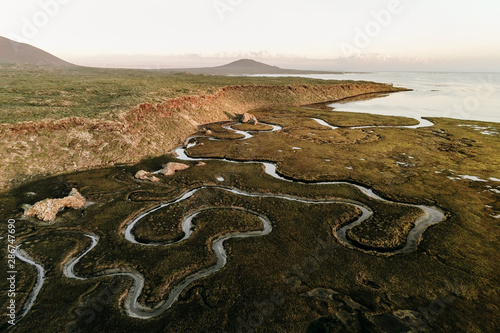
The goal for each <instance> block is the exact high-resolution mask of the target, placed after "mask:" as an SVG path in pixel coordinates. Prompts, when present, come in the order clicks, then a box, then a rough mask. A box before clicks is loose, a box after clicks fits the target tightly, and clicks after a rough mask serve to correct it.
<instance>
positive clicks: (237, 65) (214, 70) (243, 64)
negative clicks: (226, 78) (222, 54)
mask: <svg viewBox="0 0 500 333" xmlns="http://www.w3.org/2000/svg"><path fill="white" fill-rule="evenodd" d="M164 71H168V72H187V73H193V74H208V75H248V74H334V73H338V72H326V71H305V70H298V69H283V68H279V67H276V66H271V65H267V64H264V63H262V62H258V61H255V60H251V59H241V60H237V61H233V62H231V63H229V64H227V65H222V66H217V67H203V68H174V69H164Z"/></svg>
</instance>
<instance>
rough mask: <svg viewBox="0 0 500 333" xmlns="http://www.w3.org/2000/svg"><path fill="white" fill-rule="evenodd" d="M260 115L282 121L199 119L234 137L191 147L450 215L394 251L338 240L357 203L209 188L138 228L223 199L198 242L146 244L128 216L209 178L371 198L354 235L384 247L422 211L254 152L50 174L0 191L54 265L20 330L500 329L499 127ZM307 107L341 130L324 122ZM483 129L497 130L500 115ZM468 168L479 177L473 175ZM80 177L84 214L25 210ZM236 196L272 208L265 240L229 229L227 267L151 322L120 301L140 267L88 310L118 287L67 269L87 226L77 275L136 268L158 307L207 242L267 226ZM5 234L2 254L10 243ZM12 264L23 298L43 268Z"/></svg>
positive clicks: (33, 249)
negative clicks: (179, 165) (40, 215)
mask: <svg viewBox="0 0 500 333" xmlns="http://www.w3.org/2000/svg"><path fill="white" fill-rule="evenodd" d="M252 114H254V115H256V116H257V118H258V119H259V120H260V121H262V122H267V123H272V124H279V125H281V126H283V129H282V130H281V131H278V132H273V133H269V132H261V133H256V134H255V136H254V137H253V138H251V139H248V140H244V141H241V140H235V139H237V138H238V137H239V136H235V135H234V134H232V133H230V132H228V131H227V130H225V129H223V128H222V126H223V125H224V124H228V123H216V124H210V125H205V126H204V128H205V130H203V131H200V132H199V133H197V135H201V136H203V135H205V134H206V130H207V129H208V130H210V131H212V136H214V137H219V138H222V139H224V141H214V140H208V139H207V138H203V137H201V138H197V139H196V140H197V141H198V143H199V144H198V145H196V146H195V147H193V148H190V149H189V150H188V153H189V154H190V155H192V156H198V157H225V158H231V159H237V160H242V161H244V160H265V161H274V162H277V166H278V172H280V173H281V174H283V175H285V176H287V177H289V178H292V179H296V180H305V181H317V180H329V181H335V180H338V181H350V182H353V183H357V184H362V185H365V186H368V187H371V188H373V189H374V190H375V192H376V193H377V194H379V195H381V196H383V197H385V198H387V199H390V200H393V201H399V202H407V203H413V204H426V205H435V206H437V207H440V208H441V209H442V210H444V211H445V213H446V220H445V221H443V222H441V223H440V224H438V225H435V226H433V227H430V228H429V229H428V230H427V231H426V232H425V233H424V235H423V239H422V241H421V243H420V244H419V246H418V248H417V250H416V251H415V252H412V253H410V254H404V255H394V256H391V257H385V256H378V255H373V254H369V253H365V252H362V251H359V250H355V249H350V248H347V247H344V246H342V245H341V244H339V243H338V241H337V239H336V238H335V237H334V233H335V231H336V230H337V229H338V228H339V227H341V226H342V225H345V224H346V223H349V222H350V221H352V220H353V219H354V218H355V217H356V216H358V214H359V212H358V211H356V209H355V208H354V207H352V206H350V205H346V204H341V203H335V204H321V205H313V204H304V203H298V202H293V201H286V200H282V199H277V198H258V197H255V198H250V197H241V196H237V195H234V194H230V193H228V192H226V191H223V190H221V189H217V188H208V189H204V190H201V191H199V192H197V193H196V194H195V195H194V196H193V197H192V198H190V199H189V200H186V201H183V202H182V203H179V204H176V205H172V206H169V207H168V208H167V209H165V210H160V211H158V212H156V213H155V214H152V215H150V216H148V218H147V221H143V222H141V223H139V224H138V226H137V228H136V235H137V237H138V238H140V239H141V240H145V241H155V242H156V241H167V240H172V239H178V238H179V237H180V236H182V233H181V232H180V230H179V223H180V222H181V220H182V217H184V216H186V215H188V214H189V213H191V212H193V211H194V210H197V209H200V208H203V207H215V208H216V209H211V210H207V211H205V212H203V213H202V214H200V215H199V216H198V217H197V219H196V220H195V225H196V227H195V228H196V229H195V234H194V235H193V237H192V238H190V239H189V240H188V242H186V243H183V244H178V245H175V246H172V247H163V248H162V247H144V246H139V245H134V244H131V243H129V242H128V241H126V240H125V239H124V238H123V235H122V231H123V229H124V226H125V224H126V222H127V221H129V220H130V219H131V218H133V217H134V216H136V215H137V214H138V213H139V212H142V211H144V210H146V209H149V208H151V207H155V206H156V205H158V204H159V203H161V202H167V201H169V200H172V199H174V198H176V197H178V196H179V195H181V194H182V193H184V192H185V191H186V190H188V189H193V188H196V187H199V186H215V185H217V186H223V187H227V188H238V189H241V190H244V191H247V192H252V193H263V194H264V193H274V194H286V195H291V196H299V197H304V198H311V199H333V198H343V199H347V200H353V201H357V202H361V203H363V204H365V205H367V206H369V207H370V208H371V209H372V210H373V211H374V215H373V217H372V218H370V219H369V220H367V221H365V222H364V223H363V224H361V225H359V226H358V227H355V228H353V229H352V230H351V231H350V235H349V237H350V238H351V239H352V240H353V241H355V242H357V243H358V244H359V245H360V246H364V247H366V248H372V249H373V248H374V249H378V250H387V249H394V248H398V247H400V246H401V244H402V242H404V239H405V236H406V233H407V232H408V230H409V228H411V226H412V223H413V222H414V220H415V218H416V217H417V216H418V215H419V214H420V212H419V211H417V210H415V209H413V208H411V207H406V208H405V207H403V206H400V205H394V204H390V203H385V202H379V201H377V200H374V199H371V198H369V197H367V196H365V195H364V194H363V193H361V192H360V191H359V190H358V189H356V188H355V187H353V186H350V185H313V184H307V183H294V182H283V181H280V180H277V179H274V178H272V177H271V176H269V175H267V174H265V173H264V170H263V167H262V165H260V164H235V163H225V162H222V161H217V160H207V161H206V165H205V166H196V164H197V163H196V162H187V163H188V164H189V165H190V166H191V167H190V168H189V169H187V170H184V171H181V172H178V173H176V174H175V175H174V176H172V177H165V176H161V175H160V176H159V177H160V178H161V181H160V183H158V184H153V183H150V182H143V181H138V180H135V179H134V178H133V175H134V174H135V172H137V171H138V170H141V169H143V170H148V171H155V170H159V169H160V168H161V167H162V165H164V164H165V163H167V162H169V161H175V157H173V156H170V155H166V156H162V157H158V158H155V159H148V160H144V161H143V162H141V163H140V164H138V165H134V166H117V167H113V168H107V169H97V170H90V171H83V172H77V173H71V174H63V175H60V176H56V177H51V178H48V179H45V180H40V181H36V182H33V183H29V184H26V185H23V186H21V187H17V188H15V189H12V190H10V191H9V192H7V193H3V194H1V195H0V200H1V201H2V203H3V204H2V205H1V206H0V215H1V216H2V218H3V219H7V218H15V219H16V220H17V224H16V226H17V237H18V240H20V241H25V243H24V245H23V249H25V250H26V252H28V253H29V254H30V255H31V256H33V257H34V258H35V259H36V260H37V261H39V262H40V263H41V264H42V265H43V266H44V267H45V268H46V270H47V276H46V278H47V280H46V283H45V285H44V288H43V289H42V292H41V293H40V295H39V297H38V299H37V301H36V302H35V305H34V306H33V308H32V310H31V312H30V313H29V314H28V316H27V317H25V318H24V319H23V320H22V321H21V322H20V323H19V325H16V327H14V328H13V329H12V330H11V331H12V332H27V331H36V330H37V328H39V327H47V328H50V330H51V331H54V332H59V331H64V329H65V327H66V325H68V323H72V325H73V324H74V325H75V326H76V327H78V328H79V329H81V330H82V331H84V332H94V331H96V332H97V331H103V332H104V331H106V332H137V331H148V332H186V331H193V332H214V331H222V332H237V331H238V330H239V329H240V330H241V331H243V332H245V331H249V330H250V329H251V330H253V331H254V332H306V331H307V332H496V331H498V329H499V328H500V322H499V320H498V313H499V308H498V304H499V303H500V298H499V294H498V285H499V279H498V271H499V266H498V253H499V250H500V249H499V245H498V244H499V243H498V234H499V230H498V226H499V225H498V219H496V218H494V217H493V216H496V215H499V214H500V204H499V202H500V201H499V200H498V194H497V193H496V192H495V190H497V191H498V190H500V183H498V182H496V181H494V180H492V179H490V178H491V177H495V178H500V174H498V173H499V170H500V158H499V157H498V154H497V152H498V151H499V149H500V139H499V136H498V135H496V136H489V135H484V134H482V133H481V132H479V131H476V130H474V128H472V127H463V126H458V125H462V124H466V125H474V124H481V125H485V124H484V123H479V122H472V121H459V120H451V119H444V118H433V119H431V120H432V121H433V122H434V123H435V125H434V126H433V127H428V128H421V129H407V128H371V129H368V128H366V129H349V128H347V127H348V126H362V125H375V124H377V125H412V124H415V121H414V120H412V119H407V118H400V117H383V116H373V115H363V114H352V113H343V112H340V111H328V110H325V109H311V108H309V109H305V108H293V107H291V108H266V109H259V110H255V111H253V112H252ZM311 117H315V118H321V119H323V120H325V121H327V122H329V123H330V124H331V125H335V126H341V128H339V129H337V130H330V129H328V128H327V127H324V126H321V125H319V124H318V123H316V122H314V121H312V120H311V119H310V118H311ZM486 125H487V126H490V127H492V128H495V129H496V130H497V132H498V131H500V126H499V125H498V124H496V123H488V124H486ZM241 128H244V129H245V130H248V129H253V130H256V131H259V130H260V131H262V130H266V129H268V128H267V127H266V126H256V127H252V126H251V125H244V126H239V129H241ZM294 147H300V148H302V149H295V148H294ZM398 162H400V163H398ZM460 175H471V176H477V177H479V178H481V179H483V180H485V181H484V182H474V181H470V180H467V179H463V178H460ZM219 177H222V178H223V179H224V180H223V181H220V180H218V178H219ZM72 187H76V188H78V189H79V190H80V191H81V192H82V194H83V195H84V196H85V197H86V198H87V199H88V200H89V201H91V202H92V203H93V204H92V205H89V206H88V207H86V208H85V209H84V210H82V211H64V212H62V213H61V214H60V215H59V217H58V219H57V220H56V221H55V222H54V223H52V224H50V225H47V224H43V223H40V222H37V221H35V220H32V219H23V218H22V217H21V216H22V209H21V205H22V204H24V203H30V204H32V203H34V202H36V201H39V200H42V199H44V198H47V197H63V196H65V195H67V193H68V192H69V191H70V189H71V188H72ZM228 207H241V208H246V209H251V210H253V211H256V212H259V213H261V214H264V215H266V216H267V217H268V218H269V220H270V221H271V223H272V225H273V231H272V232H271V233H270V234H268V235H266V236H264V237H255V238H248V239H233V240H230V241H228V242H227V243H226V249H227V253H228V264H227V265H226V266H225V267H224V268H222V269H221V270H220V271H218V272H216V273H215V274H213V275H211V276H208V277H206V278H203V279H201V280H199V281H196V282H195V283H193V285H191V286H189V287H188V288H187V289H186V290H185V291H184V292H183V293H182V294H181V296H180V298H179V301H178V302H177V303H176V304H174V306H173V307H172V308H170V309H169V310H167V311H166V312H165V313H163V314H162V315H160V316H158V317H155V318H153V319H151V320H147V321H144V320H138V319H134V318H130V317H128V316H126V315H125V314H124V313H123V310H122V304H123V303H122V302H123V295H124V293H125V292H126V290H127V288H128V287H130V285H131V280H130V279H127V278H124V277H120V278H116V279H117V281H118V282H117V283H116V284H117V286H118V287H116V288H114V289H116V290H114V291H113V293H112V294H111V295H109V297H107V298H106V301H105V302H104V301H102V302H101V303H100V304H99V306H98V307H92V304H93V302H94V301H93V300H95V298H96V297H97V296H96V295H99V293H102V292H103V291H106V290H108V289H110V286H111V285H112V284H113V282H112V279H113V278H111V277H97V278H93V279H88V280H82V281H79V280H74V279H68V278H66V277H64V276H63V275H62V270H61V265H62V263H63V262H64V261H65V260H67V258H68V257H69V256H71V255H74V254H75V253H78V252H80V251H82V249H84V248H85V247H86V246H88V245H89V240H88V238H86V237H84V236H83V235H82V234H81V232H82V231H85V232H92V233H95V234H97V235H99V236H100V241H99V245H98V246H97V247H96V248H95V249H94V250H93V251H92V252H91V253H89V254H88V255H87V256H86V257H84V258H83V259H82V261H81V262H80V264H79V265H78V266H77V267H76V271H77V272H78V273H79V274H81V275H87V276H88V275H92V274H94V273H96V272H99V271H101V270H103V269H106V268H113V267H124V268H132V269H136V270H138V271H139V272H141V273H142V274H143V275H144V276H145V279H146V284H145V289H144V292H143V294H142V295H141V298H140V301H141V302H143V303H144V304H150V305H151V304H155V303H156V302H157V301H158V300H160V299H162V298H163V297H165V294H166V293H168V286H170V285H171V284H172V283H173V284H175V282H178V281H180V280H182V278H183V277H184V276H186V274H188V273H190V272H193V271H197V270H199V269H202V268H203V267H208V266H210V265H212V264H213V263H214V260H215V257H214V255H213V253H212V250H211V247H210V244H211V241H212V240H213V239H214V238H215V237H217V235H221V234H224V233H227V232H231V231H234V230H239V231H248V230H256V229H260V228H261V227H262V226H261V222H260V221H259V220H258V219H256V218H255V216H253V215H251V214H246V213H244V212H242V211H233V210H230V209H228ZM0 244H1V246H2V255H3V256H4V257H5V250H4V249H5V248H6V246H5V239H2V240H0ZM18 270H19V271H20V272H21V275H19V280H20V282H19V283H20V286H21V289H22V291H23V292H24V293H20V296H19V301H20V302H21V301H22V299H23V297H25V295H26V292H27V291H28V290H29V288H30V286H32V285H33V283H34V281H35V274H34V270H33V269H32V268H31V267H29V266H28V265H25V264H22V263H19V267H18ZM1 288H2V289H6V282H5V281H1ZM5 302H6V301H5V300H3V299H2V301H1V304H0V305H1V306H2V308H3V309H5V306H6V303H5ZM53 304H58V305H57V306H54V305H53ZM405 317H406V320H404V319H401V318H405ZM412 318H414V320H413V319H412ZM412 320H413V322H412ZM411 323H413V324H411ZM423 323H424V324H423ZM245 327H249V329H246V328H245Z"/></svg>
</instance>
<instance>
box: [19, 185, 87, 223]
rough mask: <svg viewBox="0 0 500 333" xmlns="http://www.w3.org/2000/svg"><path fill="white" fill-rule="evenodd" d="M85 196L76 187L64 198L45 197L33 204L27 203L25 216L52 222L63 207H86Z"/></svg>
mask: <svg viewBox="0 0 500 333" xmlns="http://www.w3.org/2000/svg"><path fill="white" fill-rule="evenodd" d="M85 203H86V200H85V198H84V197H83V196H82V195H81V194H80V193H79V192H78V191H77V190H76V189H75V188H74V189H72V190H71V192H70V193H69V195H68V196H67V197H65V198H62V199H45V200H42V201H39V202H37V203H36V204H34V205H33V206H30V205H26V207H25V208H26V210H25V211H24V216H27V217H36V218H38V219H39V220H42V221H44V222H52V221H54V220H55V219H56V215H57V213H58V212H59V210H60V209H62V208H71V209H81V208H83V207H85Z"/></svg>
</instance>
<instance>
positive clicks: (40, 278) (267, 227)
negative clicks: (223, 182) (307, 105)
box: [16, 118, 444, 319]
mask: <svg viewBox="0 0 500 333" xmlns="http://www.w3.org/2000/svg"><path fill="white" fill-rule="evenodd" d="M312 119H313V120H315V121H317V122H318V123H319V124H321V125H323V126H327V127H329V128H330V129H332V130H335V129H336V128H337V127H335V126H332V125H330V124H328V123H327V122H325V121H324V120H322V119H317V118H312ZM267 125H270V126H272V129H271V130H269V131H260V132H276V131H279V130H281V127H280V126H277V125H272V124H267ZM431 125H432V123H430V122H425V121H424V122H421V123H420V124H419V125H416V126H400V127H405V128H418V127H425V126H431ZM367 127H368V126H367ZM367 127H357V128H367ZM369 127H375V126H369ZM224 128H226V129H227V130H231V131H234V132H235V133H237V134H240V135H242V137H241V138H240V139H238V140H247V139H250V138H252V137H253V133H252V132H251V131H238V130H235V129H233V128H232V127H231V125H226V126H224ZM196 144H197V141H196V137H189V138H188V139H187V140H186V144H185V146H184V147H179V148H177V149H175V150H174V151H175V153H176V154H177V159H179V160H181V161H204V160H218V161H225V162H227V163H242V164H245V163H259V164H262V165H263V166H264V170H265V172H266V173H267V174H268V175H270V176H272V177H274V178H276V179H279V180H280V181H286V182H295V183H301V184H307V185H308V186H324V185H349V186H353V187H356V188H357V189H358V190H360V191H361V192H362V193H363V194H364V195H366V196H368V197H370V198H372V199H375V200H379V201H384V202H389V203H395V204H399V205H403V206H411V207H418V208H420V209H421V210H422V211H423V212H424V214H423V215H422V216H421V217H420V218H418V219H417V220H416V221H415V225H414V227H413V229H412V230H411V231H410V232H409V234H408V237H407V242H406V244H405V246H404V247H402V248H400V249H398V250H395V251H392V252H384V253H377V252H376V251H368V250H364V249H362V248H359V247H358V246H356V245H355V244H354V243H352V242H351V241H350V240H349V239H348V237H347V232H348V231H349V230H350V229H351V228H353V227H354V226H356V225H358V224H360V223H362V222H363V221H365V220H366V219H368V218H369V217H370V216H371V215H372V214H373V211H372V210H371V209H370V207H368V206H366V205H365V204H363V203H360V202H356V201H353V200H347V199H330V200H314V199H309V198H302V197H295V196H288V195H280V194H262V193H249V192H245V191H242V190H239V189H236V188H227V187H223V186H200V187H197V188H194V189H190V190H188V191H186V192H184V193H183V194H181V195H180V196H179V197H178V198H176V199H174V200H172V201H169V202H165V203H162V204H160V205H158V206H156V207H154V208H151V209H149V210H146V211H144V212H142V213H140V214H139V215H137V216H136V217H135V218H133V219H132V220H131V221H129V222H128V223H127V225H126V228H125V230H124V231H123V237H124V238H125V239H126V240H127V241H129V242H131V243H134V244H140V245H142V246H171V245H173V244H179V243H181V242H184V241H185V240H187V239H188V238H189V237H191V236H192V235H193V232H194V231H195V230H194V225H193V223H192V221H193V219H194V218H195V217H196V216H197V215H199V214H200V213H202V212H204V211H207V210H211V209H234V210H240V211H244V212H246V213H248V214H252V215H255V216H256V217H258V218H259V219H260V221H261V222H262V229H261V230H257V231H247V232H231V233H227V234H224V235H221V236H219V237H218V238H216V239H215V240H214V241H213V243H212V249H213V251H214V253H215V255H216V257H217V262H216V264H215V265H213V266H211V267H208V268H205V269H202V270H200V271H197V272H194V273H192V274H191V275H189V276H187V277H186V278H185V279H184V280H182V281H181V282H179V283H178V284H177V285H175V286H174V287H173V288H172V289H171V290H170V293H169V296H168V298H167V299H166V300H164V301H162V302H160V303H159V304H157V305H156V306H155V307H147V306H144V305H142V304H140V303H139V302H138V298H139V296H140V295H141V293H142V289H143V287H144V277H143V275H142V274H141V273H139V272H137V271H133V270H124V269H119V268H118V269H110V270H105V271H101V272H98V273H96V274H94V275H93V276H81V275H78V273H77V272H76V271H75V266H76V265H77V264H78V263H79V262H80V260H81V259H82V258H83V257H85V256H86V255H87V254H88V253H89V252H90V251H92V249H94V248H95V247H96V246H97V244H98V242H99V236H98V235H95V234H91V233H86V234H85V236H86V237H88V238H89V241H90V244H89V245H88V246H87V247H86V248H85V249H84V250H83V251H81V252H80V253H79V254H77V255H75V256H74V257H73V258H71V259H70V260H68V262H67V263H66V264H65V265H64V268H63V272H64V275H65V276H66V277H68V278H72V279H78V280H85V279H91V278H95V277H99V276H127V277H130V278H132V279H133V280H134V283H133V286H132V287H131V289H130V290H129V291H128V294H127V297H126V299H125V301H124V309H125V312H126V313H127V314H128V315H129V316H131V317H134V318H140V319H149V318H152V317H155V316H158V315H160V314H161V313H163V312H164V311H166V310H167V309H168V308H170V307H171V306H172V305H173V304H174V303H175V302H176V301H177V300H178V297H179V295H180V294H181V293H182V291H183V290H184V289H185V288H186V287H187V286H189V285H190V284H191V283H193V282H194V281H196V280H199V279H201V278H203V277H206V276H209V275H211V274H213V273H215V272H217V271H218V270H220V269H221V268H222V267H224V266H225V265H226V263H227V254H226V251H225V249H224V242H225V241H227V240H229V239H232V238H248V237H262V236H265V235H267V234H269V233H270V232H271V231H272V223H271V221H270V220H269V219H268V218H267V217H266V216H264V215H262V214H260V213H257V212H255V211H252V210H249V209H246V208H241V207H209V208H203V209H200V210H197V211H195V212H193V213H191V214H190V215H188V216H186V217H184V219H183V221H182V230H183V232H184V236H183V237H182V239H180V240H176V241H173V240H170V241H168V240H167V241H164V242H156V243H155V242H141V241H139V240H138V239H137V238H136V237H135V235H134V227H135V226H136V225H137V223H140V222H141V221H142V220H144V219H145V218H146V217H147V216H148V215H150V214H152V213H154V212H156V211H158V210H161V209H164V208H166V207H168V206H171V205H173V204H176V203H179V202H182V201H184V200H186V199H189V198H190V197H192V196H193V195H194V194H195V193H197V192H198V191H200V190H204V189H208V188H212V189H218V190H221V191H226V192H229V193H232V194H234V195H237V196H242V197H261V198H275V199H281V200H288V201H295V202H300V203H306V204H318V205H324V204H338V203H342V204H348V205H351V206H354V207H356V208H358V209H359V210H360V211H361V214H360V216H358V218H357V219H356V220H355V221H354V222H352V223H350V224H348V225H346V226H344V227H342V228H340V229H338V231H337V233H336V236H337V239H338V240H339V242H340V243H341V244H342V245H344V246H346V247H348V248H351V249H355V250H358V251H363V252H366V253H369V254H372V255H385V256H390V255H394V254H399V253H409V252H411V251H414V250H415V249H416V248H417V245H418V243H419V241H420V239H421V237H422V234H423V232H424V231H425V230H426V228H427V227H428V226H430V225H433V224H437V223H439V222H441V221H443V220H444V214H443V212H442V211H441V210H440V209H439V208H436V207H429V206H423V205H412V204H407V203H398V202H393V201H389V200H386V199H384V198H382V197H380V196H379V195H377V194H375V193H374V192H373V190H372V189H369V188H367V187H364V186H361V185H358V184H353V183H349V182H336V181H326V182H307V183H305V182H301V181H296V180H292V179H288V178H286V177H284V176H282V175H280V174H279V173H278V172H277V170H276V164H275V163H272V162H265V161H236V160H231V159H222V158H194V157H190V156H188V154H187V153H186V149H188V148H191V147H193V146H195V145H196ZM21 246H22V244H19V245H18V247H17V251H16V256H17V257H18V258H19V259H20V260H22V261H24V262H26V263H28V264H30V265H32V266H34V267H36V269H37V271H38V275H37V282H36V284H35V286H34V287H33V289H32V291H31V293H30V295H29V296H28V299H27V301H26V302H25V304H24V306H23V308H22V311H21V313H20V314H19V315H18V319H21V318H22V317H23V316H25V315H26V314H27V313H28V312H29V310H30V309H31V307H32V306H33V304H34V303H35V300H36V297H37V295H38V293H39V292H40V290H41V288H42V286H43V283H44V280H45V271H44V268H43V267H42V266H41V265H40V264H39V263H36V262H35V261H34V260H33V259H32V258H30V257H29V256H28V255H27V254H26V253H25V252H24V251H23V250H22V249H21Z"/></svg>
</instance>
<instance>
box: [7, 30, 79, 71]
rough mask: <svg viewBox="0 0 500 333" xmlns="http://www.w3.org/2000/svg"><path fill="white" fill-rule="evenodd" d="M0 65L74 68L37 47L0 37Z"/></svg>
mask: <svg viewBox="0 0 500 333" xmlns="http://www.w3.org/2000/svg"><path fill="white" fill-rule="evenodd" d="M0 64H18V65H31V66H49V67H72V66H75V65H73V64H70V63H69V62H66V61H64V60H62V59H59V58H58V57H56V56H53V55H52V54H50V53H48V52H45V51H43V50H41V49H39V48H37V47H34V46H31V45H28V44H24V43H18V42H15V41H13V40H11V39H8V38H5V37H2V36H0Z"/></svg>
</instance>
